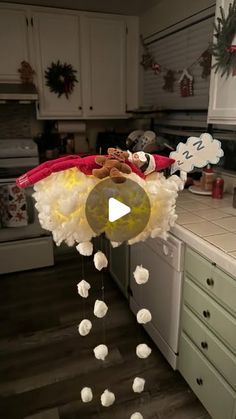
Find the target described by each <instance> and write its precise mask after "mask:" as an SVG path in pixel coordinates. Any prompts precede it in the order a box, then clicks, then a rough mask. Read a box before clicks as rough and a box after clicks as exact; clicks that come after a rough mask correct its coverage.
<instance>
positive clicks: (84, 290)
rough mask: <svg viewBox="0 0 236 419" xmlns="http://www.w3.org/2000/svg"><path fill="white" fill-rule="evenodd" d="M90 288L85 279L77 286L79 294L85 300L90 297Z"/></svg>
mask: <svg viewBox="0 0 236 419" xmlns="http://www.w3.org/2000/svg"><path fill="white" fill-rule="evenodd" d="M90 288H91V286H90V284H89V283H88V282H87V281H85V280H84V279H82V281H80V282H79V283H78V284H77V289H78V294H79V295H80V296H81V297H83V298H87V297H88V295H89V293H88V292H89V290H90Z"/></svg>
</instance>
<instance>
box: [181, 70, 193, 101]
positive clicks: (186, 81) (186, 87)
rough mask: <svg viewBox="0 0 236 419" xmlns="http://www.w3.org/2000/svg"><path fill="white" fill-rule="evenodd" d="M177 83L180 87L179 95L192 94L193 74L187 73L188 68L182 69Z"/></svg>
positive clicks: (186, 95)
mask: <svg viewBox="0 0 236 419" xmlns="http://www.w3.org/2000/svg"><path fill="white" fill-rule="evenodd" d="M178 83H179V88H180V96H182V97H189V96H193V76H192V75H191V74H189V72H188V70H186V69H184V70H183V72H182V74H181V76H180V79H179V81H178Z"/></svg>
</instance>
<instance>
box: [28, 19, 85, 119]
mask: <svg viewBox="0 0 236 419" xmlns="http://www.w3.org/2000/svg"><path fill="white" fill-rule="evenodd" d="M32 19H33V27H32V31H33V46H34V52H35V67H36V72H37V88H38V90H39V109H38V117H39V118H40V119H43V118H55V119H56V118H75V117H80V116H81V115H82V100H81V70H80V56H79V54H80V45H79V17H78V16H77V15H76V14H70V13H68V14H67V13H66V12H65V11H62V12H61V13H59V12H56V11H55V12H54V11H53V12H50V13H48V12H46V11H45V12H44V11H42V12H41V11H40V12H34V13H33V14H32ZM58 61H60V62H61V63H62V64H64V63H66V64H70V65H72V67H73V69H74V70H76V71H77V73H76V74H75V76H76V78H77V80H78V83H75V85H74V89H73V91H72V93H71V94H69V96H68V99H67V98H66V96H65V94H62V95H61V96H60V97H58V95H57V94H56V93H54V92H51V91H50V89H49V87H48V86H47V85H46V79H45V71H46V70H47V69H48V67H49V66H51V64H52V63H57V62H58Z"/></svg>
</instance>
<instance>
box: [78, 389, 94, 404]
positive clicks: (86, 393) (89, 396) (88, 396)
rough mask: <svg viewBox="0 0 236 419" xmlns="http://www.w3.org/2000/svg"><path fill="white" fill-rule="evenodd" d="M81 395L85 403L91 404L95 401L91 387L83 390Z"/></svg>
mask: <svg viewBox="0 0 236 419" xmlns="http://www.w3.org/2000/svg"><path fill="white" fill-rule="evenodd" d="M80 394H81V400H82V402H84V403H89V402H91V401H92V400H93V392H92V390H91V388H90V387H84V388H82V390H81V392H80Z"/></svg>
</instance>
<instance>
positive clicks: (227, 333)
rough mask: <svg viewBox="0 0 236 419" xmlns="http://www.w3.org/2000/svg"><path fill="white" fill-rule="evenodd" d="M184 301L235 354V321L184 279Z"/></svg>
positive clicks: (190, 282)
mask: <svg viewBox="0 0 236 419" xmlns="http://www.w3.org/2000/svg"><path fill="white" fill-rule="evenodd" d="M184 301H185V303H186V304H187V305H188V306H189V307H190V308H192V309H193V311H194V312H195V313H196V314H197V315H198V316H199V317H200V318H201V320H202V321H203V322H204V323H205V324H207V325H208V327H210V328H211V329H212V330H213V331H214V332H215V333H216V335H218V337H220V338H221V340H222V341H223V342H224V343H225V344H227V345H228V346H229V348H230V349H231V350H232V351H233V352H234V353H236V319H235V318H234V317H233V316H231V314H229V313H228V312H227V311H225V310H224V309H223V308H222V307H221V306H220V305H219V304H217V303H216V302H215V301H214V300H212V299H211V298H210V297H209V296H208V295H207V294H206V293H205V292H204V291H202V290H201V289H200V288H198V287H197V286H196V285H195V284H194V283H193V282H192V281H191V280H189V279H188V278H185V283H184Z"/></svg>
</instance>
